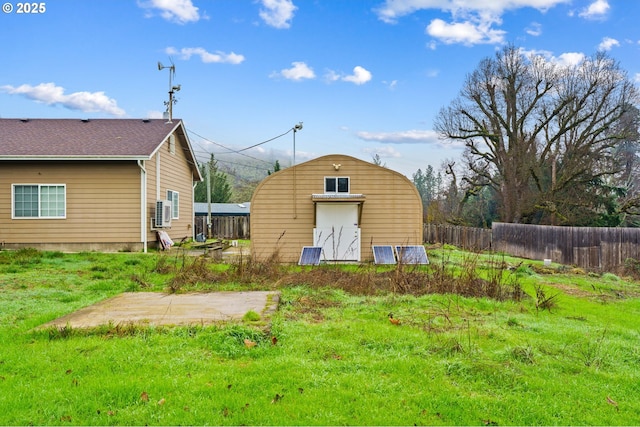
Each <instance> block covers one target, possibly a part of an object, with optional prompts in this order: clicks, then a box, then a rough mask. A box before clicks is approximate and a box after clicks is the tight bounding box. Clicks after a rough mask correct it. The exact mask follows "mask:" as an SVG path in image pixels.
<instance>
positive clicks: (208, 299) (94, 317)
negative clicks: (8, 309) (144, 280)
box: [41, 291, 280, 328]
mask: <svg viewBox="0 0 640 427" xmlns="http://www.w3.org/2000/svg"><path fill="white" fill-rule="evenodd" d="M279 300H280V294H279V293H278V292H258V291H256V292H253V291H251V292H210V293H189V294H165V293H157V292H125V293H123V294H120V295H117V296H115V297H113V298H109V299H106V300H104V301H101V302H99V303H96V304H94V305H91V306H89V307H85V308H83V309H81V310H78V311H76V312H74V313H70V314H67V315H66V316H63V317H60V318H58V319H55V320H53V321H51V322H48V323H46V324H44V325H42V326H41V328H48V327H57V328H62V327H65V326H67V325H69V326H71V327H72V328H92V327H96V326H101V325H107V324H109V323H111V324H114V325H118V324H127V325H129V324H137V325H142V326H151V325H154V326H165V325H175V326H182V325H209V324H213V323H218V322H223V321H230V320H238V319H242V317H243V316H244V315H245V314H246V313H247V312H248V311H255V312H256V313H258V314H260V316H262V317H263V318H264V317H268V316H269V315H270V314H271V313H273V312H274V311H275V310H276V309H277V307H278V302H279Z"/></svg>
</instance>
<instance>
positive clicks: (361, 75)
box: [324, 65, 372, 85]
mask: <svg viewBox="0 0 640 427" xmlns="http://www.w3.org/2000/svg"><path fill="white" fill-rule="evenodd" d="M324 78H325V80H326V81H327V82H329V83H331V82H335V81H338V80H341V81H343V82H349V83H354V84H357V85H362V84H365V83H367V82H369V81H371V78H372V75H371V72H370V71H369V70H367V69H365V68H364V67H361V66H359V65H356V66H355V67H353V74H350V75H346V76H345V75H341V74H339V73H336V72H335V71H333V70H328V71H327V72H326V73H325V75H324Z"/></svg>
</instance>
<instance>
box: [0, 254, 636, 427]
mask: <svg viewBox="0 0 640 427" xmlns="http://www.w3.org/2000/svg"><path fill="white" fill-rule="evenodd" d="M429 257H430V259H431V260H432V265H431V266H429V267H420V268H418V269H409V268H408V267H407V266H404V267H403V266H400V267H398V268H397V269H394V268H389V267H386V268H380V267H378V268H376V267H375V266H371V265H368V266H360V267H354V266H349V267H339V266H332V265H328V266H319V267H315V268H299V267H285V266H273V265H271V266H264V265H255V264H251V263H247V264H244V265H243V264H242V262H246V260H245V261H240V262H239V263H237V264H231V265H228V264H227V265H222V264H220V265H214V264H204V263H203V262H195V261H194V260H192V259H191V258H188V257H185V256H183V255H180V252H179V251H176V252H174V253H173V254H170V255H166V254H133V253H120V254H98V253H81V254H61V253H57V252H37V251H32V250H21V251H17V252H9V251H3V252H0V342H1V343H2V345H1V347H0V425H28V424H35V425H144V424H149V425H178V424H181V425H185V424H189V425H196V424H197V425H241V424H247V425H409V424H418V425H425V424H426V425H480V426H482V425H560V424H562V425H568V424H572V425H636V424H638V421H639V420H640V400H638V398H637V396H638V395H640V370H639V369H638V367H639V366H640V346H639V345H638V343H639V342H640V332H639V331H640V286H639V284H638V282H636V281H633V280H631V279H625V278H620V277H618V276H615V275H612V274H605V275H600V274H584V273H583V272H580V271H575V270H571V269H566V268H562V267H560V266H552V268H547V269H545V268H543V266H542V265H541V263H536V262H530V261H522V260H517V259H513V258H508V257H502V256H498V255H482V256H476V255H473V254H467V253H464V252H461V251H458V250H455V249H451V248H449V249H436V250H432V251H429ZM470 265H472V266H473V267H474V269H475V270H477V271H479V272H480V273H479V274H481V275H483V277H489V276H491V275H492V274H494V275H495V274H499V275H501V276H502V278H503V279H502V280H501V281H500V283H503V286H507V287H509V286H514V283H515V282H517V285H518V286H521V287H522V289H523V290H524V291H525V292H526V295H524V296H522V297H521V298H499V299H496V298H489V297H465V296H461V295H456V294H438V293H436V294H433V293H425V292H423V291H421V287H420V283H421V282H420V280H431V279H429V278H431V277H436V276H437V275H438V274H439V273H438V272H439V271H440V272H441V271H442V270H444V269H448V270H451V271H455V272H457V273H455V274H459V275H463V276H464V275H465V274H467V275H468V274H469V268H470V267H469V266H470ZM496 268H497V271H498V273H496ZM189 272H191V273H193V272H198V274H197V275H194V274H188V273H189ZM423 275H424V276H423ZM194 276H196V277H194ZM176 277H179V278H180V282H178V281H177V279H176ZM198 277H200V279H198ZM379 278H384V280H380V281H378V279H379ZM425 278H426V279H425ZM474 280H475V281H474ZM474 280H469V281H468V283H467V285H468V286H476V285H478V286H480V284H481V282H480V281H478V280H477V278H476V279H474ZM385 281H388V282H389V283H390V285H388V286H386V287H385V286H383V285H382V284H381V283H386V282H385ZM414 282H415V283H418V285H416V284H415V283H414ZM367 283H371V287H370V288H369V289H368V290H367V288H366V286H365V285H366V284H367ZM408 283H411V286H409V285H407V284H408ZM178 284H179V286H178ZM275 288H277V289H279V290H280V291H281V295H282V296H281V303H280V307H279V310H278V311H277V312H276V313H275V314H274V315H273V316H272V318H271V319H253V318H247V319H246V320H245V321H243V322H237V323H233V324H221V325H217V326H211V327H200V326H193V327H182V328H159V327H146V328H135V327H118V326H114V325H110V326H109V325H108V326H105V327H104V328H98V329H95V330H92V331H76V330H67V329H63V330H44V331H42V330H35V329H34V328H36V327H37V326H39V325H41V324H43V323H45V322H47V321H49V320H52V319H54V318H56V317H59V316H61V315H64V314H67V313H69V312H71V311H74V310H76V309H78V308H80V307H84V306H87V305H89V304H92V303H94V302H96V301H99V300H102V299H104V298H107V297H109V296H112V295H115V294H117V293H120V292H123V291H140V292H148V291H157V292H163V291H167V290H168V289H172V290H173V291H179V292H182V291H188V290H191V289H196V290H204V289H208V290H221V289H225V290H228V289H234V290H243V289H275ZM391 290H396V292H391ZM463 293H464V292H463ZM545 301H546V304H545V303H544V302H545ZM389 313H393V317H394V318H396V319H399V320H400V324H399V325H394V324H392V323H391V322H390V321H389V319H388V315H389ZM266 320H270V323H269V324H268V325H270V326H265V324H266V322H265V321H266ZM245 339H248V340H251V341H252V342H255V343H256V345H255V346H254V347H251V348H249V347H248V346H247V345H245V343H244V340H245Z"/></svg>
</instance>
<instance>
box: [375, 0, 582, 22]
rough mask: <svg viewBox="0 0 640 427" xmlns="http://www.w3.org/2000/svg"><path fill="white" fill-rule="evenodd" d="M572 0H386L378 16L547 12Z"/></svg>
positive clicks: (386, 19) (393, 19)
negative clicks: (438, 12)
mask: <svg viewBox="0 0 640 427" xmlns="http://www.w3.org/2000/svg"><path fill="white" fill-rule="evenodd" d="M570 2H571V0H491V1H480V0H386V1H385V2H384V5H383V6H382V7H379V8H376V9H375V10H374V11H375V12H376V13H377V15H378V18H379V19H380V20H381V21H384V22H386V23H389V24H394V23H396V22H397V21H398V18H401V17H403V16H406V15H410V14H412V13H415V12H417V11H420V10H428V9H436V10H441V11H443V12H448V13H451V15H452V16H454V17H457V16H465V15H476V16H488V15H491V16H494V17H499V16H501V15H502V14H503V13H504V12H505V11H507V10H516V9H521V8H526V7H531V8H534V9H537V10H539V11H541V12H545V11H547V10H548V9H551V8H552V7H554V6H556V5H558V4H561V3H570Z"/></svg>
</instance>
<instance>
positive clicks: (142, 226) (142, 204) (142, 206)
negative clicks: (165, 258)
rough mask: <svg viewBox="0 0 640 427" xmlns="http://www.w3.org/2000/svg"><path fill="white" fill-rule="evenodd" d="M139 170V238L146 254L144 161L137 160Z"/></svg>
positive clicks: (145, 174)
mask: <svg viewBox="0 0 640 427" xmlns="http://www.w3.org/2000/svg"><path fill="white" fill-rule="evenodd" d="M138 167H139V168H140V238H141V240H142V250H143V252H144V253H145V254H146V253H147V170H146V169H145V168H144V160H138Z"/></svg>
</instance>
